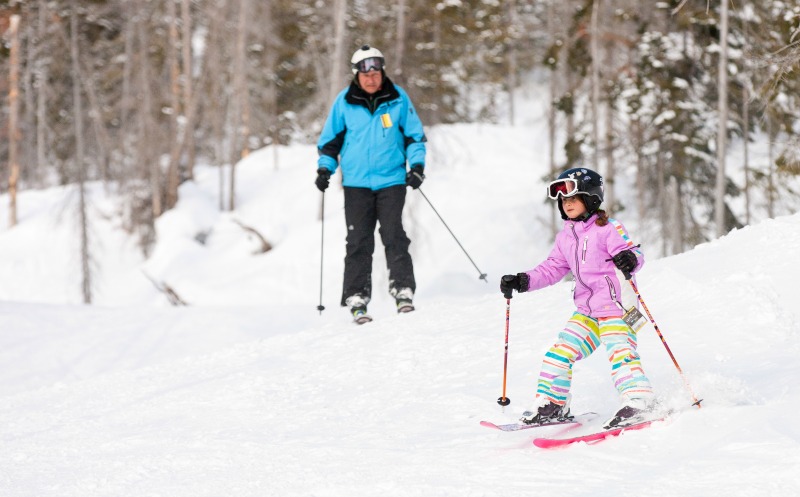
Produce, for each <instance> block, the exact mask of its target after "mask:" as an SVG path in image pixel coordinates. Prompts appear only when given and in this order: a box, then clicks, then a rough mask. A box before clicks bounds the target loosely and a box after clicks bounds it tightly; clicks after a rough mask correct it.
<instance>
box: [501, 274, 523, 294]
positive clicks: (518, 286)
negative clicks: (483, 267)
mask: <svg viewBox="0 0 800 497" xmlns="http://www.w3.org/2000/svg"><path fill="white" fill-rule="evenodd" d="M529 283H530V278H529V277H528V274H527V273H517V274H507V275H505V276H503V277H502V278H500V291H501V292H503V297H505V298H507V299H510V298H511V293H512V290H516V291H517V293H522V292H527V291H528V285H529Z"/></svg>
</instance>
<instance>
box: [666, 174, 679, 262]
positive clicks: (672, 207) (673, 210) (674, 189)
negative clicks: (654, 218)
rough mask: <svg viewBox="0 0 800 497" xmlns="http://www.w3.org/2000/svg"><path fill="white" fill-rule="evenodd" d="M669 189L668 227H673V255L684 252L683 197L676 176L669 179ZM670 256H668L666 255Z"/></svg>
mask: <svg viewBox="0 0 800 497" xmlns="http://www.w3.org/2000/svg"><path fill="white" fill-rule="evenodd" d="M667 188H668V199H669V200H668V202H667V203H668V205H669V217H668V219H669V222H668V225H669V226H671V227H672V233H670V234H671V237H670V240H671V242H672V247H671V250H672V254H679V253H681V252H683V235H682V233H683V230H682V229H681V225H682V224H683V223H682V221H681V200H680V198H681V195H680V191H679V188H678V180H676V179H675V176H670V177H669V184H668V185H667ZM664 255H668V254H664Z"/></svg>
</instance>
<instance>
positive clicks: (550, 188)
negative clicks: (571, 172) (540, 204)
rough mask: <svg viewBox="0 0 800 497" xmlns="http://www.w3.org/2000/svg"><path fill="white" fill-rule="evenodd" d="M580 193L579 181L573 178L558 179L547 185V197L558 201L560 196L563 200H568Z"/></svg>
mask: <svg viewBox="0 0 800 497" xmlns="http://www.w3.org/2000/svg"><path fill="white" fill-rule="evenodd" d="M579 193H580V191H578V181H577V180H574V179H572V178H564V179H557V180H555V181H553V182H552V183H550V184H549V185H547V196H548V197H550V198H551V199H553V200H558V196H559V195H561V198H568V197H574V196H575V195H577V194H579Z"/></svg>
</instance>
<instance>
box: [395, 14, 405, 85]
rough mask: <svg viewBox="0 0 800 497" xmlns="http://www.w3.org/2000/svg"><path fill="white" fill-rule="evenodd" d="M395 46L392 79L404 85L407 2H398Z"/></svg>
mask: <svg viewBox="0 0 800 497" xmlns="http://www.w3.org/2000/svg"><path fill="white" fill-rule="evenodd" d="M396 38H397V39H396V40H395V44H394V59H393V60H392V67H393V68H394V70H393V71H392V77H393V78H394V80H395V82H396V83H398V84H400V85H403V84H405V81H403V56H404V55H405V51H406V0H398V1H397V36H396Z"/></svg>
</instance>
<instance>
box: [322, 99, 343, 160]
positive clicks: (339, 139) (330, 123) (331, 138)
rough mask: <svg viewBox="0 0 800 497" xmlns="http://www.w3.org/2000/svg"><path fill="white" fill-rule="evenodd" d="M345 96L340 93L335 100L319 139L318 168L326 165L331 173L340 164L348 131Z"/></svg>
mask: <svg viewBox="0 0 800 497" xmlns="http://www.w3.org/2000/svg"><path fill="white" fill-rule="evenodd" d="M343 96H344V95H343V93H342V94H339V96H338V97H336V100H334V102H333V106H331V111H330V112H329V113H328V118H327V119H326V120H325V126H324V127H323V128H322V133H321V134H320V135H319V140H318V141H317V153H318V154H319V158H318V159H317V168H320V167H326V168H328V169H330V171H331V173H333V172H334V171H336V168H337V167H338V165H339V152H341V150H342V145H343V144H344V135H345V133H346V132H347V128H346V126H345V120H344V112H343V110H344V109H343V108H342V106H343V105H344V98H343Z"/></svg>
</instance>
